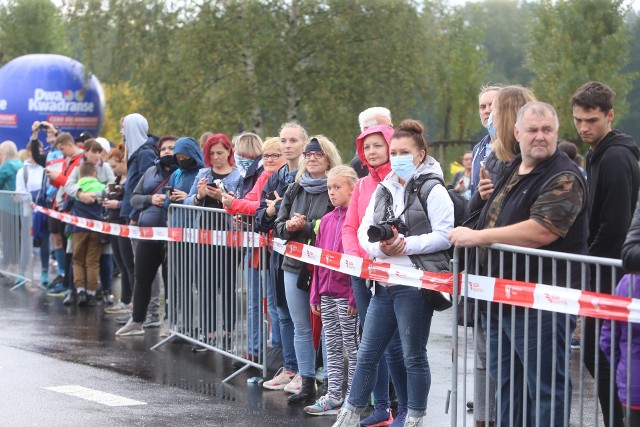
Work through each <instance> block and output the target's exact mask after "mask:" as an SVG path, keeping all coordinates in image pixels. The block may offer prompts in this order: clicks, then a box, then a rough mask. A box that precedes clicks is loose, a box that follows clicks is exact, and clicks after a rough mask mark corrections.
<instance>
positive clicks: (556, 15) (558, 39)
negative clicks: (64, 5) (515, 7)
mask: <svg viewBox="0 0 640 427" xmlns="http://www.w3.org/2000/svg"><path fill="white" fill-rule="evenodd" d="M622 4H623V1H622V0H615V1H610V0H576V1H568V0H559V1H557V2H552V1H551V0H544V1H543V2H542V3H541V4H540V5H538V6H537V7H536V9H535V17H536V19H535V21H534V23H533V26H532V31H531V44H530V45H529V49H528V53H527V58H526V64H527V66H528V67H529V69H530V70H531V71H532V72H533V74H534V79H533V90H534V93H535V94H536V97H537V98H538V99H540V100H543V101H546V102H549V103H550V104H551V105H553V106H554V107H555V108H556V109H557V110H558V115H559V119H560V133H561V135H562V136H563V137H566V138H571V139H575V138H576V132H575V128H574V126H573V119H572V115H571V108H570V104H569V100H570V98H571V95H572V94H573V93H574V92H575V90H576V89H577V88H578V87H579V86H580V85H581V84H583V83H585V82H587V81H590V80H597V81H602V82H605V83H607V84H608V85H609V86H611V87H612V88H613V89H614V90H615V91H616V92H617V93H618V97H617V99H616V113H617V114H616V117H617V118H621V117H622V116H623V115H624V113H625V112H626V111H627V109H628V102H627V100H626V97H625V94H627V92H628V91H629V89H630V88H631V83H632V81H633V79H634V78H635V76H636V74H635V73H628V72H624V71H623V70H624V67H625V65H626V64H627V63H628V61H629V56H628V54H629V43H630V37H629V34H628V31H627V28H626V26H625V24H624V15H625V10H624V9H623V6H622Z"/></svg>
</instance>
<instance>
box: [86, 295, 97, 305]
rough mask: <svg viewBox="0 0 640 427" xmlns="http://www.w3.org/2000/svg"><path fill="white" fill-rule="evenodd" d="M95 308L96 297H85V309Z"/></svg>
mask: <svg viewBox="0 0 640 427" xmlns="http://www.w3.org/2000/svg"><path fill="white" fill-rule="evenodd" d="M95 306H96V296H95V295H87V307H95Z"/></svg>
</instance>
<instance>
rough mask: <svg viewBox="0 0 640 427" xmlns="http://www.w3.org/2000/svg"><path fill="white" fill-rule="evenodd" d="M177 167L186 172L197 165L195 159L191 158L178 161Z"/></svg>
mask: <svg viewBox="0 0 640 427" xmlns="http://www.w3.org/2000/svg"><path fill="white" fill-rule="evenodd" d="M178 166H180V169H187V170H188V169H193V168H195V167H196V166H198V163H197V162H196V159H194V158H193V157H190V158H188V159H182V160H178Z"/></svg>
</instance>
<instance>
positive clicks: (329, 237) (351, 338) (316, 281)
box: [304, 165, 360, 415]
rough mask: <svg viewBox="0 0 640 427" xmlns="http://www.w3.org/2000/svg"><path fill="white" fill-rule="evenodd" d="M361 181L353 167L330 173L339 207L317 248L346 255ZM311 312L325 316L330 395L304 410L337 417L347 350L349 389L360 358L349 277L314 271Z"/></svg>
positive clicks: (325, 223)
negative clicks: (350, 213) (349, 217)
mask: <svg viewBox="0 0 640 427" xmlns="http://www.w3.org/2000/svg"><path fill="white" fill-rule="evenodd" d="M357 180H358V175H357V174H356V171H355V170H353V169H352V168H351V167H349V166H343V165H341V166H336V167H334V168H332V169H331V170H329V172H328V173H327V190H328V192H329V199H330V200H331V203H332V204H333V206H335V208H334V209H333V211H331V212H329V213H327V214H326V215H324V216H323V217H322V219H321V220H320V224H319V227H318V232H317V236H316V243H315V246H316V247H318V248H321V249H327V250H330V251H334V252H340V253H343V252H344V251H343V249H342V229H343V226H344V220H345V216H346V213H347V207H348V206H349V202H350V201H351V194H352V193H353V187H354V185H355V184H356V181H357ZM310 303H311V311H312V312H313V313H314V314H317V315H320V316H321V317H322V328H323V330H324V335H325V345H326V351H327V366H326V369H327V372H328V378H329V387H328V390H327V394H326V395H324V396H321V397H320V398H319V399H318V400H317V401H316V403H314V404H313V405H310V406H307V407H306V408H304V410H305V412H306V413H308V414H311V415H331V414H337V413H338V412H339V410H340V407H341V406H342V402H343V401H344V395H343V394H342V378H343V372H342V371H343V355H342V354H343V351H345V350H346V352H347V357H348V360H349V365H348V388H347V395H348V394H349V388H351V380H352V379H353V373H354V372H355V369H356V356H357V353H358V346H359V343H360V336H359V335H360V334H359V326H358V325H359V323H358V310H357V309H356V303H355V299H354V297H353V291H352V288H351V282H350V278H349V275H348V274H344V273H339V272H337V271H333V270H330V269H328V268H323V267H316V268H315V269H314V272H313V281H312V283H311V295H310Z"/></svg>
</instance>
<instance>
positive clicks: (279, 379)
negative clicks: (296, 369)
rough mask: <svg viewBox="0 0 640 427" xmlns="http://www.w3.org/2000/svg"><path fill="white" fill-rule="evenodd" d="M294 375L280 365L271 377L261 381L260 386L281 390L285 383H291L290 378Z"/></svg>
mask: <svg viewBox="0 0 640 427" xmlns="http://www.w3.org/2000/svg"><path fill="white" fill-rule="evenodd" d="M295 376H296V374H294V373H293V372H291V371H287V370H286V369H284V367H282V368H280V370H279V371H278V372H277V373H276V375H275V376H274V377H273V378H272V379H270V380H269V381H265V382H264V383H262V387H264V388H266V389H267V390H282V389H284V388H285V387H286V386H287V384H289V383H291V380H292V379H293V378H295Z"/></svg>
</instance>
